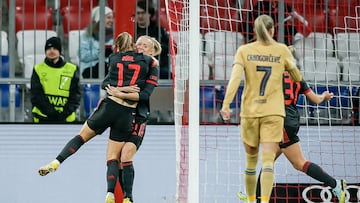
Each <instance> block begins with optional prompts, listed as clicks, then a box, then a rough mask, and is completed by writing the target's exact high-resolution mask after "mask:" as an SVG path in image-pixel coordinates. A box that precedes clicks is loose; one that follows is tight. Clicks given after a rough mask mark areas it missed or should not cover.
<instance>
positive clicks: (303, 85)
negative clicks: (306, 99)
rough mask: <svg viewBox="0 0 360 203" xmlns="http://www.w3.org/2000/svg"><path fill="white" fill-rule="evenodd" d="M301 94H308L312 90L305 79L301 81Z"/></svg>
mask: <svg viewBox="0 0 360 203" xmlns="http://www.w3.org/2000/svg"><path fill="white" fill-rule="evenodd" d="M300 86H301V87H300V94H306V93H308V92H310V91H311V88H310V86H309V85H308V84H307V83H306V81H305V80H301V81H300Z"/></svg>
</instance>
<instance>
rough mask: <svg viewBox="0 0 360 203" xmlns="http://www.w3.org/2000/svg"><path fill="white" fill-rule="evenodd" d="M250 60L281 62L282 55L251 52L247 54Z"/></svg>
mask: <svg viewBox="0 0 360 203" xmlns="http://www.w3.org/2000/svg"><path fill="white" fill-rule="evenodd" d="M247 60H248V61H260V62H271V63H280V56H273V55H271V54H270V55H259V54H254V55H253V54H249V55H247Z"/></svg>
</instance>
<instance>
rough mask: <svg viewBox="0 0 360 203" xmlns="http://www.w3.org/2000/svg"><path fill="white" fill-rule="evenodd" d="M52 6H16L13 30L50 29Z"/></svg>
mask: <svg viewBox="0 0 360 203" xmlns="http://www.w3.org/2000/svg"><path fill="white" fill-rule="evenodd" d="M52 26H53V22H52V8H48V7H45V5H44V6H36V7H34V5H32V6H31V7H16V10H15V32H18V31H20V30H52Z"/></svg>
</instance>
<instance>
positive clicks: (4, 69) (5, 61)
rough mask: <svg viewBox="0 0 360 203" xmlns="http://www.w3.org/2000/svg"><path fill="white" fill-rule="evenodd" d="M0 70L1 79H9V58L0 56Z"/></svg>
mask: <svg viewBox="0 0 360 203" xmlns="http://www.w3.org/2000/svg"><path fill="white" fill-rule="evenodd" d="M0 69H1V74H0V76H1V77H2V78H7V77H9V73H10V72H9V56H8V55H6V56H1V66H0Z"/></svg>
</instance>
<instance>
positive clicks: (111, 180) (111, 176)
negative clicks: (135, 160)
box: [106, 160, 119, 193]
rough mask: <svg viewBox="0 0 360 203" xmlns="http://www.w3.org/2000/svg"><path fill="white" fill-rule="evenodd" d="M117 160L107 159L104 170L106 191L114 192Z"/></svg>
mask: <svg viewBox="0 0 360 203" xmlns="http://www.w3.org/2000/svg"><path fill="white" fill-rule="evenodd" d="M118 163H119V162H118V161H117V160H109V161H107V164H106V165H107V172H106V181H107V191H108V192H112V193H114V190H115V185H116V181H117V179H118V175H119V174H118V173H119V170H118V169H119V168H118Z"/></svg>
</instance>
